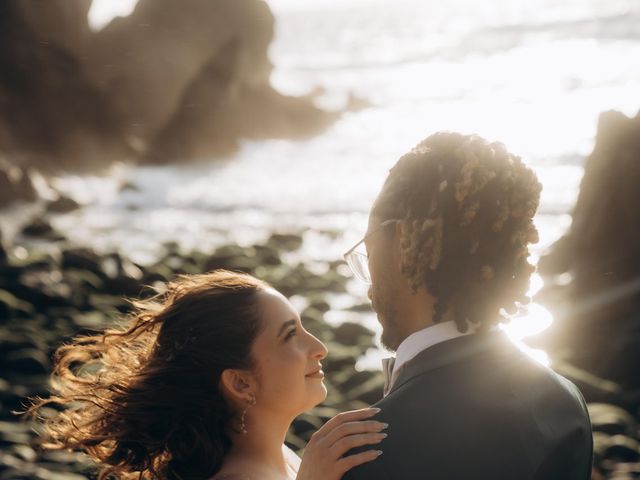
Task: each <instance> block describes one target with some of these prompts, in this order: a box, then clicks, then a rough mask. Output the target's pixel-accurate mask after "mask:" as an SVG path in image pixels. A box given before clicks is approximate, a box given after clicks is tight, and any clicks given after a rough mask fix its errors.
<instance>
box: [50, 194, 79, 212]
mask: <svg viewBox="0 0 640 480" xmlns="http://www.w3.org/2000/svg"><path fill="white" fill-rule="evenodd" d="M78 208H80V204H79V203H78V202H76V201H75V200H74V199H73V198H71V197H67V196H66V195H60V196H59V197H58V198H56V199H55V200H52V201H50V202H49V203H48V204H47V211H48V212H49V213H69V212H73V211H74V210H77V209H78Z"/></svg>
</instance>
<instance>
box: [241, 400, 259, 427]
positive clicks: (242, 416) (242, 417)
mask: <svg viewBox="0 0 640 480" xmlns="http://www.w3.org/2000/svg"><path fill="white" fill-rule="evenodd" d="M255 404H256V399H255V397H251V400H249V402H248V405H247V406H246V407H245V409H244V410H243V411H242V415H240V433H241V434H242V435H246V434H247V426H246V425H245V423H244V417H245V415H246V414H247V410H249V408H251V407H253V406H254V405H255Z"/></svg>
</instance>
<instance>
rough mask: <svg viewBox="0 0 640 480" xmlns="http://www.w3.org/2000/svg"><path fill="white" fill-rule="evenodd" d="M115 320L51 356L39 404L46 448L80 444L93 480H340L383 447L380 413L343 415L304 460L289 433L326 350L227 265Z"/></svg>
mask: <svg viewBox="0 0 640 480" xmlns="http://www.w3.org/2000/svg"><path fill="white" fill-rule="evenodd" d="M134 305H135V307H136V309H135V312H134V313H133V314H132V315H131V317H130V318H129V319H128V321H127V323H126V325H123V326H122V327H121V328H114V329H109V330H105V331H104V332H102V333H100V334H96V335H91V336H81V337H77V338H75V339H74V340H73V341H72V342H71V343H70V344H67V345H65V346H62V347H61V348H59V349H58V351H57V352H56V357H55V362H56V363H55V369H54V374H53V377H52V389H53V392H52V395H51V397H50V398H47V399H35V400H34V403H33V405H32V406H31V407H30V408H29V410H28V411H29V412H30V413H32V414H37V413H38V412H40V411H41V409H42V407H44V406H47V405H52V404H53V405H58V406H61V407H63V408H59V410H60V412H59V413H58V414H57V415H56V416H54V417H53V418H52V417H51V415H46V416H45V415H40V417H41V418H40V422H41V423H42V424H43V426H44V431H45V437H46V443H44V446H45V447H48V448H59V449H74V450H81V451H84V452H86V453H87V454H88V455H89V456H90V457H91V458H92V459H93V460H95V461H96V463H97V464H98V466H99V468H100V476H99V478H101V479H106V478H136V479H153V480H156V479H157V480H160V479H163V480H164V479H176V480H178V479H180V480H187V479H212V480H268V479H273V480H280V479H282V480H284V479H287V480H290V479H297V480H315V479H318V480H320V479H321V480H333V479H335V480H337V479H340V478H341V477H342V475H343V474H344V473H345V472H346V471H348V470H350V469H351V468H353V467H354V466H356V465H360V464H362V463H366V462H370V461H373V460H375V459H376V458H377V457H378V456H379V455H380V454H381V453H382V452H381V451H380V450H369V451H365V452H363V453H356V454H351V455H345V454H346V453H347V452H348V451H349V450H351V449H352V448H354V447H359V446H363V445H370V444H377V443H379V442H380V441H382V439H383V438H384V437H385V436H386V434H385V433H383V430H384V429H385V428H386V425H385V424H383V423H380V422H377V421H375V420H373V418H372V417H373V416H374V415H375V414H376V413H377V412H378V410H377V409H363V410H355V411H350V412H345V413H341V414H339V415H337V416H335V417H334V418H332V419H331V420H329V421H328V422H327V423H326V424H325V425H324V426H323V427H322V428H320V429H319V430H318V431H317V432H316V433H315V434H314V435H313V436H312V438H311V440H310V441H309V443H308V445H307V447H306V448H305V452H304V456H303V458H302V461H301V460H300V458H299V457H298V456H297V455H296V454H295V453H294V452H292V451H291V450H290V449H289V448H287V447H286V446H285V444H284V439H285V436H286V433H287V430H288V428H289V426H290V424H291V422H292V421H293V419H294V418H295V417H296V416H297V415H299V414H300V413H302V412H304V411H305V410H308V409H310V408H312V407H314V406H315V405H317V404H319V403H320V402H322V401H323V400H324V399H325V396H326V394H327V391H326V388H325V386H324V384H323V377H324V373H323V372H322V364H321V361H322V359H324V358H325V357H326V355H327V349H326V347H325V346H324V345H323V344H322V343H321V342H320V341H319V340H318V339H317V338H315V337H314V336H313V335H311V334H310V333H309V332H307V331H306V330H305V329H304V327H303V326H302V324H301V322H300V317H299V315H298V314H297V313H296V311H295V310H294V309H293V307H292V306H291V304H290V303H289V302H288V301H287V300H286V298H285V297H284V296H282V295H281V294H280V293H279V292H277V291H276V290H274V289H273V288H271V287H270V286H269V285H267V284H266V283H264V282H262V281H260V280H258V279H256V278H254V277H252V276H249V275H246V274H240V273H233V272H228V271H223V270H218V271H214V272H211V273H207V274H203V275H185V276H181V277H179V278H178V279H177V280H176V281H174V282H172V283H169V284H168V285H167V290H166V292H164V293H162V294H159V295H156V296H155V297H153V298H151V299H149V300H143V301H138V302H135V304H134Z"/></svg>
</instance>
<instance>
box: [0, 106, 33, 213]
mask: <svg viewBox="0 0 640 480" xmlns="http://www.w3.org/2000/svg"><path fill="white" fill-rule="evenodd" d="M0 112H1V110H0ZM0 121H1V120H0ZM37 199H38V192H37V191H36V188H35V186H34V185H33V180H32V178H31V173H30V172H29V171H28V170H26V169H24V168H21V167H19V166H17V165H11V164H9V163H8V162H6V161H5V160H3V159H2V158H0V207H2V206H5V205H9V204H10V203H12V202H15V201H26V202H34V201H35V200H37Z"/></svg>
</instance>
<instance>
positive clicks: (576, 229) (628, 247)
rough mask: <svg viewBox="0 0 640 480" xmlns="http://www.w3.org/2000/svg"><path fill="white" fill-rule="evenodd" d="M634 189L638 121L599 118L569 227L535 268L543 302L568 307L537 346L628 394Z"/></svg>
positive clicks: (636, 341) (632, 383) (638, 380)
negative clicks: (566, 354) (556, 352)
mask: <svg viewBox="0 0 640 480" xmlns="http://www.w3.org/2000/svg"><path fill="white" fill-rule="evenodd" d="M639 182H640V114H638V115H636V117H634V118H628V117H626V116H625V115H623V114H621V113H618V112H605V113H603V114H602V115H601V116H600V119H599V123H598V133H597V137H596V144H595V147H594V149H593V152H592V153H591V154H590V155H589V157H588V158H587V159H586V162H585V173H584V177H583V179H582V183H581V185H580V193H579V196H578V200H577V203H576V206H575V209H574V211H573V214H572V216H573V222H572V224H571V227H570V229H569V231H568V232H567V234H566V235H565V236H564V237H563V238H561V239H560V240H558V241H557V242H556V243H555V244H554V245H553V246H552V247H551V249H550V250H549V252H547V253H546V254H545V255H544V256H543V257H542V258H541V259H540V262H539V265H538V268H539V271H540V273H541V274H542V275H543V277H544V279H545V285H546V287H545V290H543V291H542V292H541V294H540V296H539V298H540V301H542V302H544V301H545V300H544V299H545V298H546V299H547V301H548V300H549V299H553V301H554V303H555V304H549V308H550V309H551V310H552V311H556V312H558V304H560V303H562V304H563V305H564V306H565V308H564V311H561V312H560V313H559V314H558V315H557V316H556V321H555V322H554V324H553V326H552V327H551V328H550V329H549V330H547V332H545V334H544V335H543V336H542V337H543V338H544V340H543V341H542V342H541V345H542V346H543V347H545V348H547V349H549V350H551V351H553V350H554V349H565V350H566V351H567V352H569V357H568V358H567V360H568V361H570V362H571V363H574V364H576V365H577V366H578V367H581V368H584V369H586V370H588V371H590V372H592V373H595V374H596V375H598V376H600V377H602V378H605V379H609V380H613V381H615V382H618V383H620V384H621V385H622V386H623V387H625V388H638V387H640V376H638V375H637V372H636V369H635V367H634V365H638V364H639V363H640V281H639V280H638V279H639V278H640V210H639V209H638V208H637V203H638V202H637V199H638V192H637V184H638V183H639ZM554 291H556V292H559V293H560V294H559V295H557V294H555V295H554V293H553V292H554Z"/></svg>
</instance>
